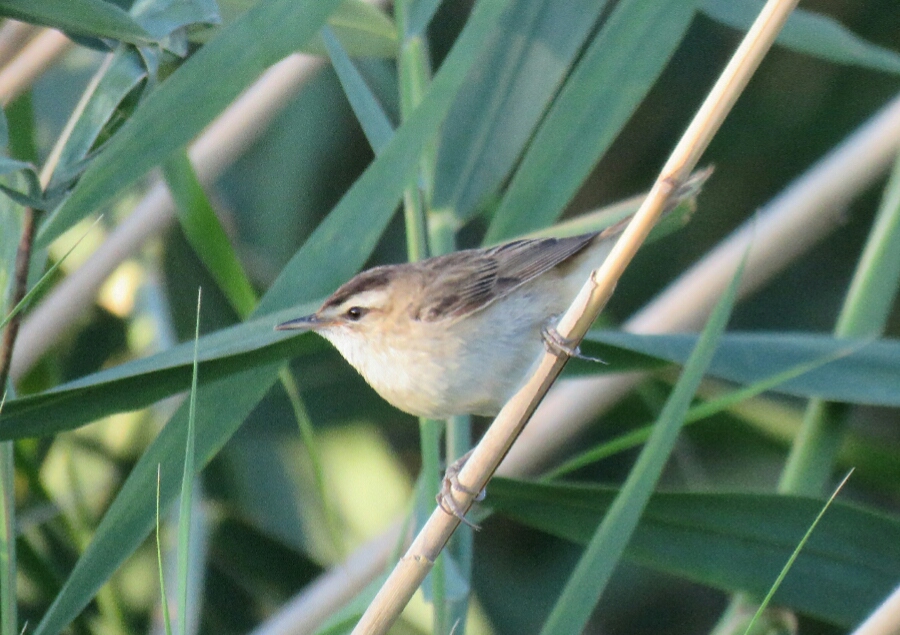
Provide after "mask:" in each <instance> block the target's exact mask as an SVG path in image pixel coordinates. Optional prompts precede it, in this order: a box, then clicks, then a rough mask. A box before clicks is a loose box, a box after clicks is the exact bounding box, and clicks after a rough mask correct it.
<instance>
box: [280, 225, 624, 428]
mask: <svg viewBox="0 0 900 635" xmlns="http://www.w3.org/2000/svg"><path fill="white" fill-rule="evenodd" d="M622 229H624V223H619V224H617V225H615V226H613V227H610V228H609V229H607V230H605V231H603V232H598V233H591V234H584V235H581V236H574V237H571V238H540V239H526V240H516V241H514V242H510V243H506V244H504V245H500V246H497V247H491V248H487V249H469V250H466V251H459V252H456V253H452V254H448V255H446V256H438V257H436V258H429V259H427V260H422V261H420V262H410V263H404V264H398V265H387V266H381V267H375V268H373V269H369V270H367V271H363V272H362V273H360V274H359V275H357V276H356V277H354V278H353V279H351V280H350V281H349V282H347V283H346V284H344V285H343V286H341V287H340V288H339V289H338V290H337V291H335V292H334V293H333V294H332V295H331V297H329V298H328V299H327V300H325V302H324V304H322V306H321V307H320V308H319V310H318V311H316V312H315V313H314V314H312V315H308V316H306V317H301V318H297V319H295V320H290V321H289V322H285V323H283V324H279V325H278V326H277V327H276V328H277V329H278V330H292V329H298V330H312V331H315V332H316V333H318V334H319V335H321V336H323V337H325V338H326V339H328V340H329V341H330V342H331V343H332V344H333V345H334V346H335V347H336V348H337V349H338V351H340V353H341V354H342V355H343V356H344V357H345V358H346V359H347V361H348V362H350V363H351V364H352V365H353V366H354V368H356V370H358V371H359V373H360V374H361V375H362V376H363V377H364V378H365V380H366V381H367V382H368V383H369V384H370V385H371V386H372V387H373V388H374V389H375V390H376V391H377V392H378V394H380V395H381V396H382V397H383V398H384V399H386V400H387V401H388V402H390V403H391V404H393V405H394V406H396V407H397V408H399V409H400V410H403V411H405V412H408V413H410V414H413V415H417V416H422V417H430V418H434V419H442V418H446V417H449V416H451V415H458V414H477V415H494V414H496V413H497V412H499V411H500V408H501V407H502V406H503V404H504V403H506V401H507V400H508V399H509V398H510V397H511V396H512V395H513V394H514V393H515V392H516V390H517V389H518V388H519V387H520V385H521V384H522V383H523V382H524V380H525V379H526V378H527V376H528V373H529V370H530V369H531V366H532V363H533V362H534V361H535V360H536V359H537V357H538V354H539V353H540V352H541V349H542V347H543V346H544V343H545V342H546V341H547V334H548V333H550V334H551V337H550V339H551V340H552V339H553V338H552V334H554V333H555V331H554V330H552V327H553V325H554V324H555V320H556V319H557V318H558V317H559V316H560V315H561V314H562V313H563V312H564V311H565V310H566V308H568V306H569V304H570V303H571V302H572V300H573V299H574V298H575V296H576V295H577V293H578V291H579V290H580V289H581V286H582V285H583V284H584V283H585V281H586V280H587V278H588V275H589V274H590V272H591V270H592V269H595V268H596V267H599V266H600V264H601V263H602V262H603V260H604V259H605V258H606V256H607V255H608V254H609V252H610V251H611V249H612V246H613V243H614V241H615V238H616V236H617V235H618V234H619V233H620V232H621V231H622ZM554 345H556V346H558V347H559V346H562V347H564V343H555V344H554Z"/></svg>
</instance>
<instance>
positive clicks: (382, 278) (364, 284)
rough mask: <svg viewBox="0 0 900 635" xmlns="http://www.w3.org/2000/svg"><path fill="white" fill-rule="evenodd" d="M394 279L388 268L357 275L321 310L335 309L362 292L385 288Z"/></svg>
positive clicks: (327, 301) (333, 295) (329, 299)
mask: <svg viewBox="0 0 900 635" xmlns="http://www.w3.org/2000/svg"><path fill="white" fill-rule="evenodd" d="M393 278H394V272H393V271H391V269H388V268H386V267H385V268H382V267H376V268H375V269H370V270H368V271H364V272H363V273H361V274H359V275H358V276H356V277H355V278H353V279H352V280H350V281H349V282H347V283H346V284H344V285H343V286H341V287H340V288H339V289H338V290H337V291H335V292H334V293H333V294H331V297H330V298H328V299H327V300H326V301H325V304H323V305H322V308H323V309H324V308H328V307H335V306H339V305H341V304H343V303H344V302H346V301H347V299H348V298H350V297H352V296H354V295H356V294H358V293H363V292H364V291H372V290H374V289H380V288H382V287H384V286H386V285H387V284H388V283H389V282H390V281H391V280H392V279H393Z"/></svg>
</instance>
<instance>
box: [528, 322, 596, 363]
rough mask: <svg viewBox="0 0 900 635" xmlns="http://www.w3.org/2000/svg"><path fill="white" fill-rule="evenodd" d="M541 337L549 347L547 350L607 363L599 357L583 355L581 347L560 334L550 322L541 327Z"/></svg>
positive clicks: (555, 353)
mask: <svg viewBox="0 0 900 635" xmlns="http://www.w3.org/2000/svg"><path fill="white" fill-rule="evenodd" d="M541 337H542V338H543V339H544V345H545V346H546V347H547V350H549V351H550V352H551V353H553V354H554V355H557V356H559V355H567V356H568V357H576V358H578V359H582V360H584V361H586V362H597V363H598V364H605V363H606V362H605V361H603V360H602V359H600V358H599V357H590V356H589V355H583V354H582V353H581V349H580V348H578V346H577V345H576V344H575V341H574V340H571V339H569V338H567V337H563V336H562V335H560V334H559V331H557V330H556V327H555V326H551V325H549V324H547V325H544V327H543V328H542V329H541Z"/></svg>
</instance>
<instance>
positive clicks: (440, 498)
mask: <svg viewBox="0 0 900 635" xmlns="http://www.w3.org/2000/svg"><path fill="white" fill-rule="evenodd" d="M472 452H473V450H469V451H468V452H466V453H465V454H463V455H462V456H461V457H459V458H458V459H456V460H455V461H454V462H453V463H451V464H450V465H449V466H447V471H446V472H444V478H443V479H441V491H440V492H439V493H438V495H437V503H438V505H439V506H440V508H441V509H443V510H444V511H445V512H446V513H448V514H450V515H451V516H456V517H457V518H459V520H460V521H461V522H463V523H465V524H466V525H468V526H469V527H471V528H472V529H476V530H477V529H481V527H479V526H478V525H476V524H475V523H473V522H471V521H469V520H467V519H466V513H465V512H464V511H463V510H462V508H461V507H460V506H459V505H458V504H457V502H456V498H454V496H453V490H456V491H458V492H463V493H464V494H469V495H470V496H474V497H475V502H479V501H483V500H484V497H485V495H486V494H485V490H481V491H480V492H476V491H475V490H473V489H471V488H468V487H466V486H465V485H463V484H462V483H460V482H459V472H460V470H462V467H463V465H465V464H466V461H468V460H469V457H470V456H472Z"/></svg>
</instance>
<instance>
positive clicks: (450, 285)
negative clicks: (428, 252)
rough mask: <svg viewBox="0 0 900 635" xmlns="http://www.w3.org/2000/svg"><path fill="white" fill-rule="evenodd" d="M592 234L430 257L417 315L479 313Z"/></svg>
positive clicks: (580, 247)
mask: <svg viewBox="0 0 900 635" xmlns="http://www.w3.org/2000/svg"><path fill="white" fill-rule="evenodd" d="M595 236H596V234H584V235H581V236H572V237H570V238H540V239H531V240H516V241H514V242H511V243H506V244H504V245H499V246H497V247H493V248H491V249H483V250H469V251H460V252H456V253H453V254H448V255H446V256H441V257H439V258H434V259H433V260H432V261H430V262H429V265H430V267H429V269H430V274H431V275H430V280H429V281H428V283H427V286H428V289H427V292H426V293H425V294H424V296H425V298H426V300H425V303H424V304H423V305H422V306H421V307H419V309H418V311H416V314H417V318H418V319H420V320H423V321H426V322H437V321H440V320H444V319H456V318H459V317H462V316H465V315H469V314H471V313H474V312H475V311H479V310H481V309H483V308H484V307H486V306H488V305H489V304H491V303H492V302H494V301H495V300H497V299H498V298H502V297H503V296H505V295H507V294H509V293H510V292H512V291H513V290H515V289H517V288H518V287H520V286H521V285H523V284H525V283H526V282H528V281H529V280H532V279H534V278H536V277H537V276H539V275H541V274H543V273H545V272H547V271H549V270H550V269H552V268H553V267H555V266H556V265H558V264H560V263H562V262H564V261H566V260H568V259H569V258H571V257H572V256H574V255H575V254H577V253H579V252H580V251H581V250H583V249H584V248H585V247H587V246H588V245H589V244H590V243H591V241H592V240H593V239H594V237H595Z"/></svg>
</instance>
